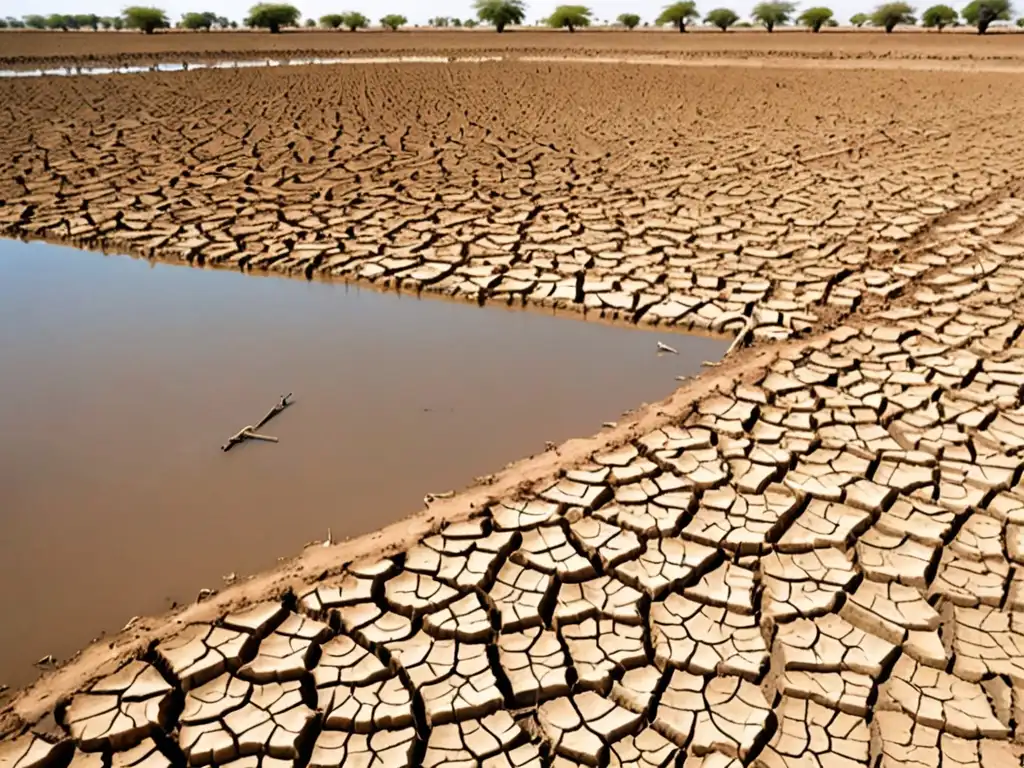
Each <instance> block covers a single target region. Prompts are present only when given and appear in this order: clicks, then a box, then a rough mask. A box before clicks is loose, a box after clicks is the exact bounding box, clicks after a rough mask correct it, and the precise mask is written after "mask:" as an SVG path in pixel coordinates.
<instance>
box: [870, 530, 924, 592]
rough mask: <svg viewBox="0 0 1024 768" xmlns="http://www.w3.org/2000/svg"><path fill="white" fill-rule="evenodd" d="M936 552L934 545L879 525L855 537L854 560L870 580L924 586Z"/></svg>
mask: <svg viewBox="0 0 1024 768" xmlns="http://www.w3.org/2000/svg"><path fill="white" fill-rule="evenodd" d="M935 554H936V547H934V546H929V545H927V544H922V543H921V542H920V541H917V540H915V539H913V538H911V537H910V536H894V535H892V534H889V533H885V532H884V531H881V530H879V529H878V528H870V529H868V530H867V531H866V532H865V533H864V535H862V536H861V537H860V538H859V539H858V540H857V562H858V564H859V565H860V567H861V570H863V571H864V575H865V576H866V577H867V578H869V579H871V580H872V581H881V582H889V581H896V582H899V583H900V584H906V585H907V586H911V587H918V588H920V589H926V588H927V587H928V581H929V579H928V575H929V571H930V569H931V568H932V563H933V561H934V559H935Z"/></svg>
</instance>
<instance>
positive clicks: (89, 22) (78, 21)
mask: <svg viewBox="0 0 1024 768" xmlns="http://www.w3.org/2000/svg"><path fill="white" fill-rule="evenodd" d="M75 26H76V27H78V28H79V29H85V28H86V27H89V28H90V29H92V31H93V32H96V31H97V30H99V28H100V17H99V16H97V15H96V14H95V13H76V14H75Z"/></svg>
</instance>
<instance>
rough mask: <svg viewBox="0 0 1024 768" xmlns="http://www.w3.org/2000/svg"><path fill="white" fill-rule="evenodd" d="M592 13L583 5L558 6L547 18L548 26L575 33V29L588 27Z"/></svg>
mask: <svg viewBox="0 0 1024 768" xmlns="http://www.w3.org/2000/svg"><path fill="white" fill-rule="evenodd" d="M591 15H592V13H591V10H590V9H589V8H587V7H586V6H585V5H560V6H558V7H557V8H555V12H554V13H552V14H551V16H549V17H548V26H549V27H554V28H555V29H568V30H569V31H570V32H575V31H576V28H577V27H589V26H590V17H591Z"/></svg>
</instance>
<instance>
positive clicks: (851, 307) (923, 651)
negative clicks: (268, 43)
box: [0, 63, 1024, 768]
mask: <svg viewBox="0 0 1024 768" xmlns="http://www.w3.org/2000/svg"><path fill="white" fill-rule="evenodd" d="M1015 84H1019V83H1018V81H1017V80H1015V79H1013V78H1010V80H1009V81H1008V80H1007V79H1005V78H998V79H997V78H994V77H990V76H985V75H970V76H961V75H949V74H946V75H942V76H936V75H920V74H910V73H908V74H900V75H895V76H893V75H885V76H882V75H879V74H878V73H837V72H830V71H827V70H824V71H821V72H814V73H812V72H807V71H784V70H770V71H767V70H766V71H758V72H751V71H739V72H738V71H734V70H727V69H723V70H721V71H718V72H715V73H703V72H696V71H694V72H688V73H687V74H686V76H685V77H683V76H680V74H679V73H678V72H670V71H666V70H658V69H655V68H637V67H612V68H604V69H600V70H598V69H595V68H593V67H586V66H581V65H562V66H553V65H552V66H546V65H528V64H511V63H503V64H501V65H497V64H496V65H493V66H492V65H480V66H474V67H462V66H451V67H446V66H420V65H407V66H404V67H397V66H381V67H374V68H366V69H361V70H358V71H355V70H344V71H341V70H338V69H323V70H308V71H306V72H303V73H294V72H283V71H272V70H265V71H247V72H196V73H189V74H187V75H170V74H168V75H144V76H142V77H139V78H137V79H132V78H122V79H120V80H119V81H118V87H117V88H107V87H105V85H104V81H103V80H102V79H96V78H94V79H84V78H77V79H62V80H59V81H53V80H36V81H17V82H7V83H3V84H0V92H2V93H3V95H4V98H2V99H0V104H3V107H0V129H2V130H0V162H2V164H3V169H4V170H3V173H2V174H0V178H2V179H3V181H2V182H0V199H3V201H4V204H3V206H2V207H0V223H2V226H3V227H4V231H5V232H6V233H7V234H10V235H15V236H24V237H38V238H47V239H53V240H59V241H70V242H76V243H80V244H84V245H88V246H93V247H104V248H109V249H117V250H125V249H127V250H130V251H132V252H134V253H137V254H140V255H150V256H155V257H160V258H169V259H183V260H187V261H189V262H191V263H194V264H197V265H205V266H212V265H218V266H225V267H230V268H235V269H243V270H268V271H277V272H281V273H293V274H299V275H306V276H308V277H314V276H325V277H326V276H329V277H338V278H345V279H351V280H360V281H365V282H369V283H373V284H375V285H378V286H381V287H396V286H397V287H401V288H402V289H404V290H413V291H428V292H436V293H443V294H448V295H451V296H459V297H464V298H466V299H469V300H472V301H477V302H517V303H525V304H527V305H530V304H536V305H548V306H550V305H557V306H562V307H566V308H575V309H578V310H580V311H583V312H588V313H592V314H600V315H604V316H607V317H611V318H617V319H619V320H620V321H626V322H643V323H657V324H661V325H664V326H667V327H670V328H678V329H689V328H697V329H702V330H709V331H716V332H722V333H731V334H735V335H738V336H739V337H740V338H741V340H742V341H743V342H744V344H745V345H746V348H741V349H739V351H737V352H736V353H735V360H734V361H732V363H730V364H731V365H733V369H732V370H733V371H736V373H735V374H734V373H729V374H728V375H718V374H716V372H715V371H710V372H708V373H707V374H706V376H705V377H704V378H705V379H706V386H704V387H703V389H698V390H695V391H696V392H697V393H698V394H697V395H695V396H694V397H692V398H690V399H688V400H686V401H685V402H676V403H675V404H673V405H671V406H664V407H665V408H668V410H667V411H665V412H664V413H662V414H661V415H662V416H663V418H662V419H661V422H660V423H659V425H658V426H657V427H655V428H648V429H644V430H638V431H636V432H635V433H633V434H630V435H629V436H628V439H625V440H621V441H619V442H618V443H616V444H614V445H608V446H606V447H605V448H604V449H602V450H598V451H596V452H593V453H592V454H591V455H588V456H586V457H585V458H584V459H583V460H581V461H572V462H567V463H563V465H562V466H560V467H559V469H560V472H559V474H558V476H556V477H554V478H553V479H550V480H548V481H546V482H543V483H538V484H536V485H534V486H531V487H521V488H519V489H518V490H517V491H516V492H514V493H511V492H510V493H509V494H507V495H504V496H499V497H496V498H493V499H492V500H491V502H490V503H488V504H487V505H486V506H485V508H483V509H480V508H477V509H475V510H469V509H468V508H467V509H465V510H464V512H465V513H466V514H463V515H462V516H461V519H457V520H456V519H450V520H447V521H439V522H438V524H437V525H435V526H434V529H433V530H432V531H431V532H430V533H429V534H428V535H426V536H424V537H422V538H421V539H420V540H418V541H415V542H413V543H412V544H411V545H410V546H408V547H405V548H403V549H401V550H399V551H394V552H390V551H389V552H384V553H383V556H382V553H380V552H379V551H378V552H377V554H376V555H375V556H372V557H368V558H363V559H359V560H356V561H354V562H350V563H347V564H345V566H344V567H343V568H337V569H334V570H332V571H330V572H329V573H327V574H325V576H324V578H322V579H320V580H319V581H316V582H314V583H308V584H306V585H305V586H304V587H302V588H301V589H297V590H295V591H293V592H289V593H286V594H283V595H264V596H263V599H262V600H261V601H258V602H255V603H254V604H249V605H244V606H242V605H234V606H231V607H230V609H229V610H225V611H224V612H223V613H221V614H219V615H217V616H216V617H213V618H212V620H210V621H203V622H193V623H187V624H184V625H183V626H180V627H178V628H177V629H175V630H174V631H173V632H170V631H168V632H165V633H164V634H163V635H162V636H160V637H159V638H157V639H155V640H154V641H153V642H152V643H151V644H149V645H148V646H146V645H143V646H141V647H139V648H138V651H137V653H135V654H134V656H133V657H131V658H124V659H123V660H122V661H121V663H120V664H119V665H116V668H115V669H109V670H104V671H103V673H102V674H95V675H93V676H92V677H91V678H90V679H89V680H88V682H87V683H85V684H84V685H82V686H79V687H78V688H77V689H75V690H68V691H64V692H63V693H65V694H67V695H65V696H64V697H62V698H61V699H60V701H59V702H58V703H57V705H56V706H55V707H53V708H52V711H51V712H50V713H49V714H48V715H46V716H45V717H43V718H42V719H34V720H28V719H26V718H25V717H23V716H22V717H20V719H19V713H21V714H22V715H23V714H24V713H25V712H27V711H28V709H27V708H25V707H22V708H21V709H19V708H18V707H19V703H18V700H16V701H15V703H14V705H13V706H12V708H11V709H10V710H9V711H8V713H7V714H8V718H7V721H6V722H7V723H8V725H7V731H8V733H7V739H6V741H5V742H4V743H3V744H2V746H0V766H2V768H50V767H51V766H52V767H53V768H65V766H68V765H70V766H74V768H126V767H127V766H146V768H157V767H158V766H159V767H160V768H163V766H185V765H189V766H206V765H216V766H232V768H260V766H265V767H266V768H296V767H297V768H304V767H305V766H307V765H308V766H313V767H315V768H328V767H329V766H380V767H381V768H383V767H384V766H389V767H390V766H395V767H396V768H397V767H399V766H413V765H417V766H419V765H423V766H431V767H433V766H472V765H480V766H487V768H497V767H498V766H517V767H518V766H549V765H550V766H559V767H562V766H565V767H566V768H568V766H577V765H587V766H631V767H634V766H635V767H636V768H640V767H641V766H684V767H685V768H739V766H745V765H754V766H758V768H857V767H858V766H863V767H864V768H896V766H912V767H913V768H931V767H933V766H941V768H968V767H970V766H977V767H978V768H993V767H995V768H1002V767H1003V766H1018V767H1019V766H1021V765H1022V754H1024V752H1022V749H1021V747H1020V744H1022V743H1024V336H1022V331H1024V325H1022V322H1024V200H1022V199H1021V198H1020V197H1019V193H1020V192H1021V190H1022V183H1024V173H1022V170H1021V169H1022V168H1024V142H1022V141H1021V137H1022V135H1024V130H1022V129H1024V124H1022V121H1024V117H1022V116H1024V108H1022V105H1021V103H1020V102H1021V101H1022V100H1024V88H1020V87H1017V88H1014V87H1011V86H1013V85H1015ZM83 258H87V257H86V256H83ZM755 356H757V357H756V359H757V360H759V361H762V362H761V363H758V364H757V365H755V364H754V361H755ZM452 504H453V505H455V506H456V507H457V506H458V505H459V499H458V498H457V499H455V500H453V502H452ZM467 506H468V504H467ZM366 549H367V550H370V549H373V545H372V543H371V545H369V546H367V547H366ZM339 565H340V564H339Z"/></svg>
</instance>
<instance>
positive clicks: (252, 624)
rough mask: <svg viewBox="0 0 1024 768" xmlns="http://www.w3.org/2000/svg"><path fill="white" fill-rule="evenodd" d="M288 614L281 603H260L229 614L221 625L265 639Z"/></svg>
mask: <svg viewBox="0 0 1024 768" xmlns="http://www.w3.org/2000/svg"><path fill="white" fill-rule="evenodd" d="M287 614H288V611H287V609H286V608H285V607H284V606H283V605H282V604H281V603H279V602H275V601H267V602H265V603H258V604H257V605H254V606H252V607H251V608H245V609H243V610H241V611H237V612H235V613H229V614H228V615H227V616H225V617H224V619H223V620H222V621H221V624H223V625H224V626H225V627H227V628H228V629H236V630H238V631H239V632H248V633H249V634H251V635H253V636H255V637H264V636H266V634H267V633H268V632H269V631H270V630H271V629H272V628H273V627H276V626H277V625H278V624H279V623H280V622H281V621H282V620H283V619H284V618H285V616H286V615H287Z"/></svg>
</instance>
